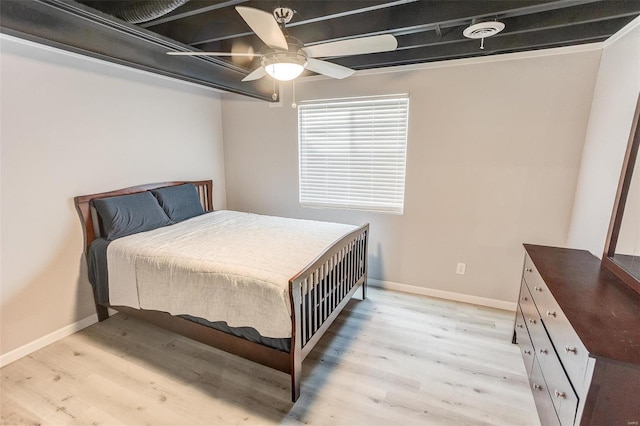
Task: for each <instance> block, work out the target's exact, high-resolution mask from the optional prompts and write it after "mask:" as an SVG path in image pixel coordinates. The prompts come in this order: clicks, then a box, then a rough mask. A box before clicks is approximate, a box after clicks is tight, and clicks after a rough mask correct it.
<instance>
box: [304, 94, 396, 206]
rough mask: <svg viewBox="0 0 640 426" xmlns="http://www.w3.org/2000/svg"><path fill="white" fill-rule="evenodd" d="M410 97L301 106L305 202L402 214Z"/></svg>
mask: <svg viewBox="0 0 640 426" xmlns="http://www.w3.org/2000/svg"><path fill="white" fill-rule="evenodd" d="M408 115H409V96H408V95H394V96H385V97H376V98H358V99H345V100H329V101H317V102H309V103H303V104H301V105H299V106H298V148H299V166H300V204H301V205H303V206H311V207H335V208H347V209H361V210H373V211H381V212H388V213H396V214H402V212H403V209H404V177H405V163H406V152H407V120H408Z"/></svg>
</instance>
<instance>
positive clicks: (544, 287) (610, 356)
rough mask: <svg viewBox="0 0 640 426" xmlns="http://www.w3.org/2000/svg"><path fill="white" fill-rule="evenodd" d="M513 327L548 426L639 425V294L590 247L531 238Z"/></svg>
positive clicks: (542, 418) (541, 411)
mask: <svg viewBox="0 0 640 426" xmlns="http://www.w3.org/2000/svg"><path fill="white" fill-rule="evenodd" d="M525 250H526V255H525V263H524V272H523V276H522V285H521V287H520V298H519V302H518V311H517V313H516V321H515V327H514V343H515V342H517V343H518V344H519V345H520V350H521V352H522V357H523V359H524V363H525V367H526V370H527V373H528V375H529V384H530V386H531V391H532V392H533V396H534V399H535V402H536V407H537V409H538V414H539V416H540V420H541V422H542V425H543V426H548V425H563V426H566V425H574V424H575V425H598V426H600V425H602V426H605V425H606V426H610V425H611V426H613V425H620V426H640V295H638V294H637V293H635V292H633V291H631V289H629V288H628V287H626V286H625V284H624V283H623V282H622V281H620V280H619V279H618V278H616V277H615V276H614V275H613V274H611V273H610V272H609V271H608V270H606V269H605V268H603V267H601V263H600V260H599V259H598V258H596V257H595V256H593V255H592V254H590V253H589V252H587V251H584V250H571V249H563V248H554V247H543V246H534V245H529V244H525Z"/></svg>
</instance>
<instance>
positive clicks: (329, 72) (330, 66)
mask: <svg viewBox="0 0 640 426" xmlns="http://www.w3.org/2000/svg"><path fill="white" fill-rule="evenodd" d="M306 68H307V69H308V70H310V71H313V72H317V73H318V74H323V75H326V76H329V77H333V78H339V79H342V78H347V77H349V76H351V75H353V73H355V72H356V70H352V69H351V68H347V67H343V66H342V65H338V64H334V63H333V62H327V61H321V60H320V59H314V58H307V67H306Z"/></svg>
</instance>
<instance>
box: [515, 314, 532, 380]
mask: <svg viewBox="0 0 640 426" xmlns="http://www.w3.org/2000/svg"><path fill="white" fill-rule="evenodd" d="M516 338H517V340H518V346H520V352H522V359H523V360H524V368H525V369H526V370H527V377H528V376H531V369H532V367H533V357H534V353H533V345H532V344H531V338H530V337H529V332H528V331H527V326H526V325H525V323H524V316H523V315H522V311H521V310H520V308H518V312H516Z"/></svg>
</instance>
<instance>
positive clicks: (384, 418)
mask: <svg viewBox="0 0 640 426" xmlns="http://www.w3.org/2000/svg"><path fill="white" fill-rule="evenodd" d="M513 317H514V314H513V313H510V312H506V311H501V310H496V309H490V308H484V307H478V306H474V305H469V304H464V303H458V302H452V301H446V300H439V299H435V298H428V297H424V296H416V295H409V294H404V293H398V292H392V291H384V290H380V289H375V288H372V289H371V290H370V291H369V292H368V298H367V299H366V300H364V301H360V300H356V299H354V300H351V301H350V302H349V304H348V305H347V307H346V308H345V310H344V312H343V313H342V314H341V315H340V316H339V317H338V318H337V320H336V322H335V323H334V325H333V326H332V327H331V328H330V329H329V331H328V332H327V333H326V335H325V336H324V337H323V338H322V339H321V341H320V342H319V343H318V345H317V346H316V347H315V348H314V350H313V351H311V353H310V354H309V356H308V357H307V359H306V360H305V362H304V363H303V377H302V395H301V397H300V399H299V400H298V402H297V403H296V404H292V403H291V401H290V399H289V398H290V390H289V376H288V375H286V374H284V373H281V372H278V371H275V370H272V369H269V368H266V367H263V366H261V365H258V364H255V363H253V362H251V361H247V360H245V359H241V358H238V357H236V356H233V355H230V354H227V353H225V352H222V351H219V350H217V349H213V348H210V347H207V346H206V345H203V344H201V343H198V342H195V341H193V340H190V339H187V338H185V337H183V336H178V335H175V334H173V333H170V332H167V331H165V330H162V329H159V328H157V327H154V326H151V325H149V324H145V323H143V322H140V321H138V320H136V319H133V318H128V317H126V316H123V315H120V314H118V315H115V316H114V317H112V318H110V319H108V320H107V321H104V322H102V323H98V324H95V325H93V326H91V327H88V328H86V329H84V330H82V331H81V332H79V333H76V334H74V335H71V336H69V337H66V338H65V339H62V340H60V341H58V342H56V343H54V344H52V345H49V346H47V347H45V348H43V349H41V350H39V351H37V352H34V353H33V354H31V355H29V356H27V357H24V358H22V359H20V360H18V361H15V362H14V363H12V364H10V365H8V366H5V367H3V368H2V370H1V373H2V376H1V378H2V380H1V383H0V391H1V393H0V415H1V420H0V424H2V425H23V424H43V425H47V424H50V425H89V424H94V425H120V424H127V425H142V424H154V425H164V424H166V425H230V424H248V425H273V424H286V425H299V424H310V425H332V426H333V425H343V424H344V425H347V424H348V425H378V424H385V425H401V426H408V425H414V424H415V425H422V424H424V425H505V426H516V425H522V426H537V425H539V421H538V417H537V414H536V411H535V406H534V403H533V398H532V395H531V392H530V390H529V385H528V381H527V378H526V373H525V369H524V365H523V362H522V358H521V356H520V351H519V348H518V347H517V345H512V344H511V330H512V327H513Z"/></svg>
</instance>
